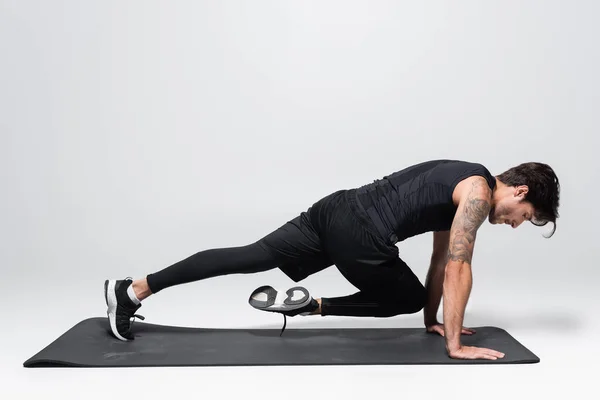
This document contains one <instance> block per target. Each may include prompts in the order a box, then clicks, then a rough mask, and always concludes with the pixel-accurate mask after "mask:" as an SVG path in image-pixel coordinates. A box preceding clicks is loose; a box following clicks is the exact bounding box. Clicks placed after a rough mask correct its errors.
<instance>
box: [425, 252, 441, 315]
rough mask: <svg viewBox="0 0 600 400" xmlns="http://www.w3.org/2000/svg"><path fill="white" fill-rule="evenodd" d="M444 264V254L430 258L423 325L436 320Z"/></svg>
mask: <svg viewBox="0 0 600 400" xmlns="http://www.w3.org/2000/svg"><path fill="white" fill-rule="evenodd" d="M445 266H446V257H445V255H444V256H433V257H432V258H431V265H430V267H429V271H428V272H427V278H426V280H425V289H426V291H427V302H426V303H425V307H424V308H423V321H424V323H425V325H433V324H435V323H437V322H438V321H437V312H438V309H439V307H440V301H441V299H442V291H443V285H444V268H445Z"/></svg>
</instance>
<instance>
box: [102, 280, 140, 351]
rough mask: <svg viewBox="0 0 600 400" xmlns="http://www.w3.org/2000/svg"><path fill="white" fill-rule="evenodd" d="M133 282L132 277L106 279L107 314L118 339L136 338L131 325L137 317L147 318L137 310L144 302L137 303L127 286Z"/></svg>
mask: <svg viewBox="0 0 600 400" xmlns="http://www.w3.org/2000/svg"><path fill="white" fill-rule="evenodd" d="M132 283H133V280H132V279H131V277H127V278H125V279H123V280H108V279H107V280H106V281H104V299H105V300H106V305H107V307H108V308H107V310H106V315H107V316H108V321H109V323H110V329H111V330H112V333H113V335H115V337H116V338H117V339H120V340H123V341H129V340H134V336H133V333H132V331H131V327H132V325H133V321H134V320H135V318H136V317H137V318H139V319H141V320H143V319H145V318H144V317H143V316H141V315H138V314H136V313H135V312H136V311H137V310H138V309H139V308H140V307H141V306H142V303H139V304H135V303H134V302H133V301H132V300H131V298H130V297H129V294H127V288H128V287H129V286H130V285H131V284H132Z"/></svg>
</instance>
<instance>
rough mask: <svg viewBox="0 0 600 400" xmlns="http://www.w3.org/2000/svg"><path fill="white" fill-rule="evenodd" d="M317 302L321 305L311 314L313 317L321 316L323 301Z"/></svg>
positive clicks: (318, 300)
mask: <svg viewBox="0 0 600 400" xmlns="http://www.w3.org/2000/svg"><path fill="white" fill-rule="evenodd" d="M315 300H316V301H317V303H319V307H317V309H316V310H315V311H313V312H312V313H311V314H312V315H319V314H321V299H315Z"/></svg>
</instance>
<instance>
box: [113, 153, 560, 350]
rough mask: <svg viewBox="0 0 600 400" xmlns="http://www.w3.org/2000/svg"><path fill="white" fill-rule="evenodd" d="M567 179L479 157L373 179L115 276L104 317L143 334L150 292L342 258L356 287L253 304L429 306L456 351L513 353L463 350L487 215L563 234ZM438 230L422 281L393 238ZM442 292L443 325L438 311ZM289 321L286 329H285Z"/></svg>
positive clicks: (367, 309) (544, 168)
mask: <svg viewBox="0 0 600 400" xmlns="http://www.w3.org/2000/svg"><path fill="white" fill-rule="evenodd" d="M559 191H560V186H559V181H558V178H557V176H556V174H555V173H554V171H553V169H552V168H551V167H550V166H548V165H547V164H544V163H539V162H527V163H523V164H520V165H518V166H515V167H512V168H510V169H508V170H507V171H505V172H503V173H502V174H500V175H497V176H494V175H492V174H491V173H490V172H489V171H488V169H487V168H486V167H485V166H484V165H482V164H480V163H476V162H468V161H462V160H431V161H426V162H422V163H419V164H416V165H412V166H409V167H407V168H405V169H402V170H400V171H397V172H394V173H393V174H391V175H389V176H384V177H383V178H381V179H376V180H374V181H373V182H372V183H369V184H366V185H363V186H360V187H358V188H352V189H342V190H338V191H335V192H334V193H331V194H329V195H327V196H325V197H323V198H322V199H320V200H319V201H317V202H316V203H314V204H313V205H312V206H311V207H309V208H308V209H307V210H306V211H303V212H301V213H300V214H299V215H298V216H297V217H295V218H294V219H292V220H289V221H287V222H286V223H285V224H283V225H282V226H280V227H279V228H278V229H276V230H274V231H273V232H271V233H269V234H268V235H266V236H264V237H263V238H261V239H260V240H258V241H256V242H254V243H251V244H247V245H245V246H239V247H227V248H216V249H207V250H203V251H200V252H198V253H196V254H194V255H191V256H190V257H188V258H186V259H183V260H181V261H179V262H177V263H175V264H173V265H171V266H169V267H167V268H164V269H162V270H160V271H157V272H154V273H150V274H148V275H147V276H146V277H145V278H142V279H137V280H132V279H131V278H130V277H127V278H125V279H122V280H106V281H105V283H104V293H105V300H106V303H107V306H108V309H107V315H108V320H109V323H110V326H111V329H112V332H113V334H114V335H115V337H117V338H118V339H120V340H124V341H128V340H133V339H134V334H133V332H132V324H133V321H134V319H135V317H138V318H140V319H144V317H143V316H140V315H138V314H136V311H137V310H138V309H139V308H140V307H141V305H142V304H141V302H142V301H143V300H144V299H146V298H148V296H150V295H151V294H156V293H158V292H159V291H161V290H163V289H165V288H168V287H172V286H175V285H180V284H184V283H189V282H193V281H198V280H201V279H206V278H210V277H215V276H223V275H228V274H249V273H257V272H262V271H268V270H271V269H274V268H279V269H280V270H281V271H282V272H283V273H284V274H286V275H287V276H288V277H289V278H290V279H292V280H293V281H294V282H299V281H301V280H303V279H304V278H306V277H307V276H309V275H312V274H314V273H316V272H319V271H321V270H323V269H325V268H327V267H329V266H331V265H335V266H336V267H337V269H338V270H339V271H340V272H341V274H342V275H343V276H344V277H345V278H346V279H347V280H348V281H349V282H350V283H351V284H353V285H354V286H355V287H356V288H357V289H358V292H356V293H354V294H350V295H347V296H342V297H321V298H313V296H311V295H310V293H309V291H308V290H307V289H306V288H304V287H302V286H294V287H292V288H290V289H288V290H286V291H285V292H283V291H278V290H276V289H275V288H273V287H271V286H261V287H259V288H257V289H256V290H255V291H254V292H253V293H252V294H251V295H250V296H249V299H248V301H249V303H250V305H252V306H253V307H255V308H257V309H260V310H264V311H270V312H277V313H281V314H283V315H284V318H285V316H295V315H321V316H326V315H337V316H356V317H391V316H396V315H400V314H410V313H416V312H418V311H420V310H421V309H423V317H424V325H425V329H426V331H427V332H431V333H437V334H440V335H441V336H443V337H444V338H445V343H446V350H447V353H448V355H449V357H451V358H459V359H490V360H495V359H497V358H502V357H504V354H503V353H501V352H498V351H495V350H493V349H487V348H480V347H473V346H465V345H462V344H461V334H466V335H469V334H473V333H474V330H472V329H468V328H465V327H463V319H464V313H465V307H466V304H467V300H468V298H469V295H470V292H471V287H472V273H471V267H472V259H473V250H474V246H475V239H476V237H477V231H478V229H479V227H480V226H481V224H482V223H483V222H484V221H485V220H486V219H488V220H489V222H490V223H492V224H508V225H510V226H512V227H513V228H516V227H518V226H519V225H521V223H523V222H524V221H530V222H532V223H533V224H535V225H538V226H543V225H546V224H547V223H548V222H552V223H553V224H554V229H553V230H552V232H551V233H550V235H549V236H548V237H550V236H552V235H553V234H554V232H555V231H556V219H557V218H558V205H559ZM425 232H433V234H432V236H433V251H432V255H431V260H430V266H429V270H428V272H427V277H426V281H425V286H423V285H422V284H421V282H420V281H419V279H418V278H417V277H416V276H415V274H414V273H413V272H412V270H411V269H410V268H409V267H408V265H407V264H406V263H405V262H404V261H403V260H402V259H401V258H400V257H399V256H398V252H399V251H398V247H396V245H395V244H396V243H398V242H400V241H403V240H405V239H406V238H409V237H412V236H415V235H419V234H422V233H425ZM442 296H443V300H444V306H443V323H440V322H439V321H438V318H437V313H438V308H439V305H440V302H441V299H442ZM284 327H285V326H284Z"/></svg>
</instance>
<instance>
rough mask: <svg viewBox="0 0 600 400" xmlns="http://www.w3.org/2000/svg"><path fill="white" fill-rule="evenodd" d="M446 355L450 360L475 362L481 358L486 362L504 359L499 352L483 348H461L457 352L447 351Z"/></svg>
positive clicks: (502, 354)
mask: <svg viewBox="0 0 600 400" xmlns="http://www.w3.org/2000/svg"><path fill="white" fill-rule="evenodd" d="M448 355H449V356H450V357H451V358H460V359H468V360H475V359H478V358H483V359H486V360H496V359H498V358H503V357H504V353H501V352H499V351H496V350H492V349H486V348H484V347H473V346H461V347H460V348H458V349H457V350H453V351H449V352H448Z"/></svg>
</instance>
